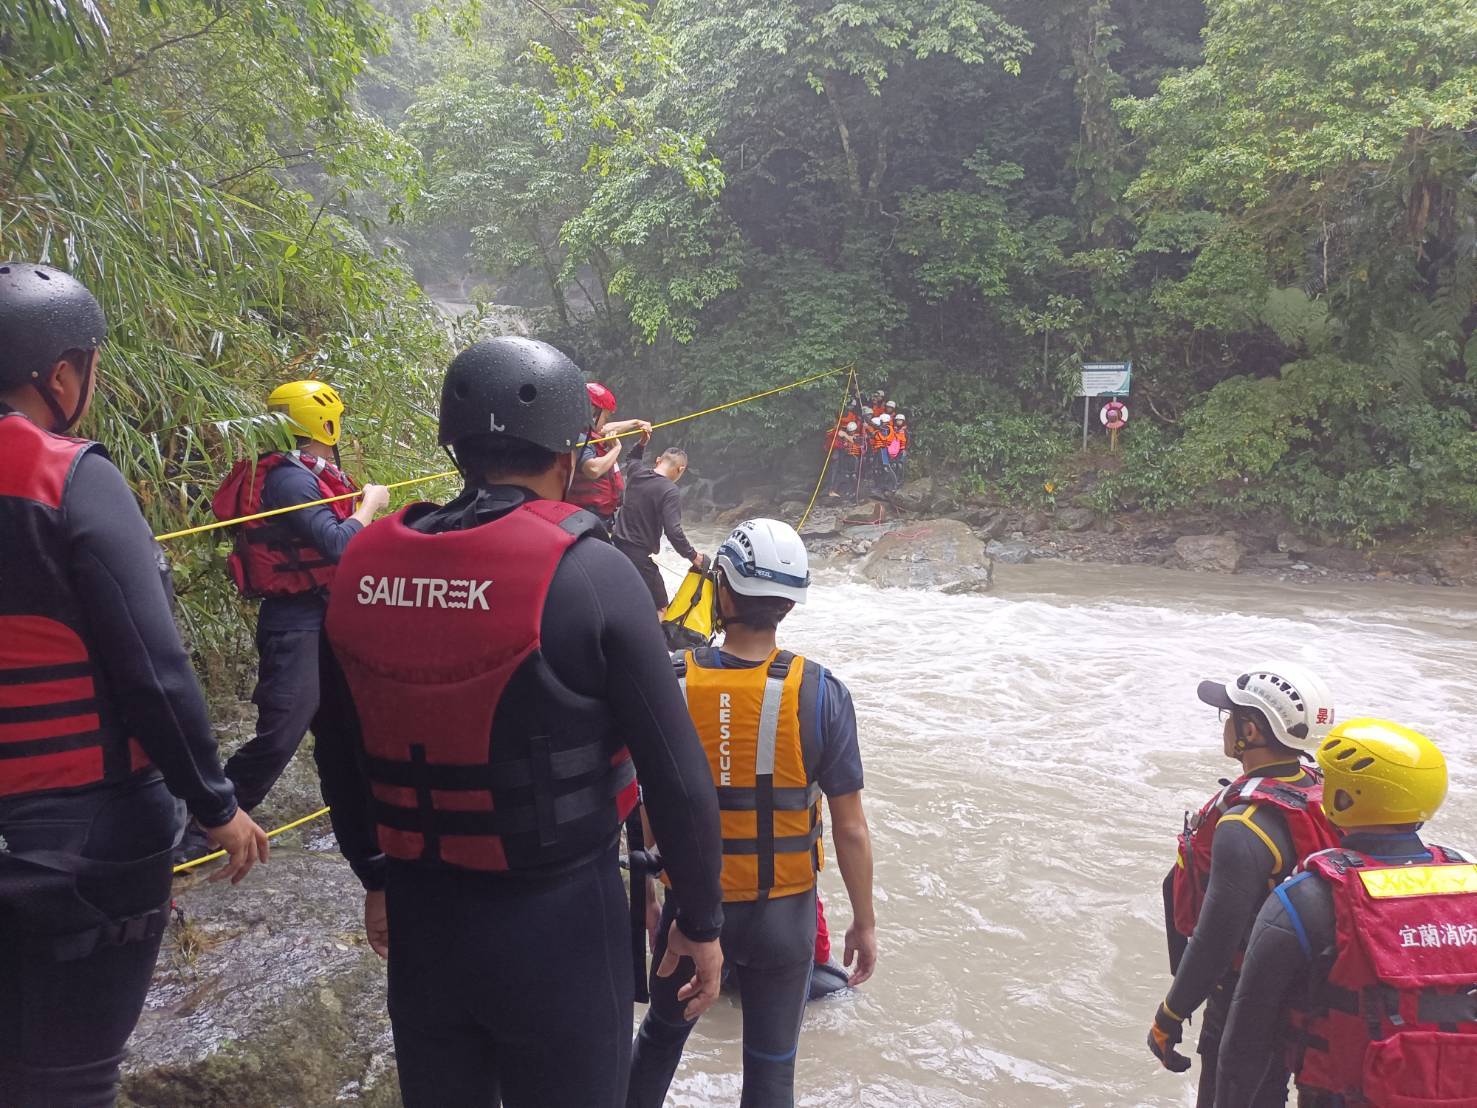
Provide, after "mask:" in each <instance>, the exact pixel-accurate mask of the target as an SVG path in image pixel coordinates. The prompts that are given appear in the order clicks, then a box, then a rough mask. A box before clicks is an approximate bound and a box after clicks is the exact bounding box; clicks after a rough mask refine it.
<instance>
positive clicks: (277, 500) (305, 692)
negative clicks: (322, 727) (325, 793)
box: [176, 381, 390, 863]
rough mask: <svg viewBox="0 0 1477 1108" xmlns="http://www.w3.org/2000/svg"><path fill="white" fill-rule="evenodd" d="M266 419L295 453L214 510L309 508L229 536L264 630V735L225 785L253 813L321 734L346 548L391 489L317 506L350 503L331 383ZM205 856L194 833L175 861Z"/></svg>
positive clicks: (234, 486)
mask: <svg viewBox="0 0 1477 1108" xmlns="http://www.w3.org/2000/svg"><path fill="white" fill-rule="evenodd" d="M267 410H268V411H269V412H272V413H275V414H278V415H280V416H281V417H282V418H283V419H284V420H286V422H287V424H288V426H289V427H291V428H292V430H293V431H294V432H295V433H296V438H297V443H296V445H295V446H294V448H293V449H292V450H286V451H284V450H274V451H271V452H269V453H267V454H264V455H262V456H261V457H260V458H250V459H243V460H242V461H239V462H237V463H236V465H235V466H234V467H233V468H232V470H231V472H230V474H229V475H228V476H227V477H226V480H225V482H224V483H223V484H222V485H221V487H220V490H219V491H218V492H217V493H216V494H215V497H214V499H213V500H212V501H211V507H212V508H213V510H214V511H215V514H216V516H217V517H218V518H220V519H239V518H241V517H242V516H250V515H255V514H256V513H258V512H261V511H272V510H274V509H279V508H291V507H296V506H297V505H306V506H305V507H302V508H300V509H299V510H298V511H294V512H287V513H284V514H283V515H278V516H272V517H270V518H268V519H257V520H251V521H249V522H247V523H244V524H241V525H239V526H237V527H234V528H232V530H234V531H235V541H236V547H235V550H234V551H233V552H232V554H231V556H230V558H229V559H228V562H227V565H228V567H229V569H230V572H231V578H232V580H233V581H234V583H235V585H236V588H237V589H238V590H239V591H240V593H241V595H242V596H244V597H246V598H247V599H251V600H260V601H261V608H260V610H259V611H258V612H257V620H256V650H257V658H258V662H257V682H256V689H255V690H254V691H253V692H252V694H251V702H252V703H253V704H255V705H256V732H255V734H254V735H253V736H252V737H251V738H250V739H248V740H247V741H246V742H245V743H243V744H242V745H241V747H240V748H239V749H237V750H236V752H235V753H234V754H232V755H231V758H230V761H228V762H227V763H226V776H227V777H229V778H230V779H231V783H232V784H233V785H235V787H236V800H237V803H239V804H240V805H241V807H243V808H245V809H246V810H247V811H248V812H250V811H252V810H254V809H255V808H256V807H257V805H259V804H260V803H261V802H262V801H263V800H265V799H266V797H267V793H269V792H270V791H271V789H272V786H273V785H275V784H276V783H277V779H278V778H279V777H281V776H282V771H283V770H285V769H286V768H287V763H288V762H290V761H292V756H293V755H294V754H296V753H297V748H298V747H299V746H301V745H302V741H303V737H304V736H305V735H306V734H307V733H308V730H309V728H310V727H312V726H313V723H314V717H315V716H316V715H317V712H318V654H319V640H320V638H321V637H322V633H323V617H324V615H325V613H326V612H327V611H328V590H329V587H330V586H331V585H332V583H333V576H334V571H335V569H336V568H337V565H338V561H339V559H340V558H341V557H343V553H344V548H345V547H347V546H348V545H349V540H350V539H352V538H353V537H354V536H355V535H357V534H358V533H359V532H360V531H361V530H363V529H364V527H365V525H367V524H368V523H369V522H370V521H372V520H373V519H374V517H375V516H377V515H379V514H380V512H382V511H384V510H385V508H387V507H388V506H389V504H390V493H389V490H388V489H386V488H385V486H383V485H366V486H365V488H364V495H363V497H362V498H361V499H360V501H359V503H358V505H357V507H356V506H355V504H354V501H352V500H338V501H336V502H334V503H332V504H317V503H316V502H317V501H319V500H322V499H325V498H329V497H336V496H341V495H342V494H344V493H349V492H354V491H355V485H354V482H353V481H352V480H350V478H349V477H348V475H346V474H345V473H344V472H343V470H342V469H340V468H339V453H338V443H339V438H340V437H341V435H342V434H343V416H344V403H343V401H342V400H341V399H340V398H339V395H338V392H337V391H336V390H335V389H334V388H333V387H332V386H331V385H328V384H326V383H325V382H323V381H291V382H288V383H287V384H285V385H281V386H279V387H278V388H276V389H274V390H273V392H272V394H271V395H270V396H269V397H267ZM208 849H209V847H208V844H207V843H206V840H205V835H204V833H203V832H201V831H200V829H199V828H198V827H195V826H193V825H192V826H191V827H190V829H189V830H188V831H187V832H186V833H185V838H184V841H183V842H182V843H181V844H180V849H179V850H178V851H177V852H176V860H177V861H179V862H182V863H183V862H187V861H190V860H192V859H194V858H197V857H199V856H200V855H202V854H204V853H205V852H206V851H207V850H208Z"/></svg>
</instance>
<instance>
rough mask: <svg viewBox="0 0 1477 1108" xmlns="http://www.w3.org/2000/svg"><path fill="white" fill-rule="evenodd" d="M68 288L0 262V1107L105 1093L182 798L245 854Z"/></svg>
mask: <svg viewBox="0 0 1477 1108" xmlns="http://www.w3.org/2000/svg"><path fill="white" fill-rule="evenodd" d="M105 331H106V323H105V321H104V319H103V312H102V309H101V308H100V307H99V306H98V303H97V301H96V300H94V299H93V297H92V294H91V293H89V292H88V291H87V289H86V288H84V287H83V286H82V284H81V283H80V282H78V281H77V280H75V279H74V278H72V277H71V276H69V275H68V274H66V273H63V272H61V271H60V270H56V269H52V268H51V267H49V266H43V265H34V264H29V263H21V262H5V263H3V264H0V1106H3V1108H36V1106H38V1105H39V1106H47V1108H50V1106H64V1108H107V1106H109V1105H112V1104H113V1103H114V1100H115V1098H116V1096H117V1082H118V1065H119V1062H120V1061H121V1060H122V1057H123V1048H124V1044H125V1043H126V1042H127V1040H128V1036H129V1035H130V1034H131V1033H132V1031H133V1027H134V1024H135V1023H137V1022H138V1016H139V1013H140V1011H142V1009H143V1004H144V996H145V994H146V993H147V991H148V987H149V979H150V977H151V976H152V975H153V970H154V962H155V959H156V958H157V956H158V953H159V943H160V939H161V938H162V936H163V933H164V925H165V923H166V922H167V913H168V908H169V894H170V853H171V850H172V848H173V846H174V841H175V838H176V836H177V834H178V831H179V815H178V805H177V803H176V801H175V799H174V798H175V797H179V798H180V799H182V800H183V801H184V802H185V803H186V804H187V805H188V807H189V810H190V811H191V812H192V813H193V814H194V816H195V818H196V819H198V820H199V821H200V822H201V824H203V825H204V826H205V827H207V828H209V835H210V839H211V841H212V842H213V843H214V844H215V845H216V846H218V847H220V848H222V849H224V850H226V851H227V852H228V853H229V854H230V862H229V864H228V865H226V866H225V867H224V868H223V869H222V870H221V872H220V873H219V874H217V875H216V876H217V877H229V878H230V879H231V880H232V881H233V882H234V881H239V880H240V879H241V878H242V877H244V876H245V875H246V873H247V871H249V870H250V869H251V867H252V866H253V865H254V864H255V863H256V862H258V861H265V860H266V858H267V839H266V836H265V835H263V834H262V832H261V829H260V828H258V827H257V826H256V824H255V823H253V822H252V820H251V818H250V817H249V816H248V815H247V814H246V813H245V812H244V811H241V810H240V809H239V808H238V807H237V805H236V801H235V797H234V796H233V794H232V790H231V785H230V782H228V781H227V780H226V779H225V777H224V776H223V775H222V773H221V768H220V763H219V762H218V761H217V760H216V748H215V739H214V737H213V736H212V734H211V730H210V721H209V719H208V717H207V714H206V707H205V699H204V697H203V696H202V695H201V692H200V688H199V686H198V685H197V684H196V682H195V675H194V673H193V672H191V670H190V662H189V656H188V655H187V654H186V653H185V650H184V647H183V645H182V644H181V643H180V639H179V635H178V633H177V632H176V630H175V626H174V622H173V618H172V613H171V595H170V590H169V585H168V581H167V579H166V577H165V576H164V574H163V572H162V565H163V559H162V555H161V553H160V551H159V548H158V546H157V545H156V544H155V542H154V540H153V537H152V536H151V535H150V533H149V528H148V525H147V524H146V523H145V522H144V518H143V515H142V514H141V513H140V512H139V509H138V504H137V503H136V502H135V501H134V499H133V494H132V492H131V491H130V490H129V488H128V486H127V485H126V484H125V483H124V481H123V476H122V475H121V474H120V473H119V472H118V470H117V469H116V468H115V467H114V466H113V464H112V462H110V461H109V460H108V456H107V454H106V453H105V452H104V450H103V449H102V447H100V446H98V445H97V444H96V443H90V442H86V441H84V440H81V439H74V438H66V437H63V436H64V435H65V434H66V433H67V432H69V431H70V430H71V429H72V428H73V427H75V426H76V424H77V422H78V421H79V420H80V419H81V418H82V416H83V415H84V414H85V413H86V411H87V408H88V405H89V403H90V402H91V399H92V394H93V388H94V385H95V384H96V380H97V364H98V348H99V347H100V346H101V344H102V341H103V338H104V334H105Z"/></svg>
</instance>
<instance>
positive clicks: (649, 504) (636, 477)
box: [612, 462, 697, 608]
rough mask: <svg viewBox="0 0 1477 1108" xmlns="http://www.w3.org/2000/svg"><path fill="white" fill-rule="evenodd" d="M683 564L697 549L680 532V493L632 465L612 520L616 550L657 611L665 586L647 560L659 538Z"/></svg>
mask: <svg viewBox="0 0 1477 1108" xmlns="http://www.w3.org/2000/svg"><path fill="white" fill-rule="evenodd" d="M663 534H665V535H666V536H667V541H668V542H670V543H671V544H672V549H673V550H675V551H677V553H678V554H679V555H680V556H681V557H682V560H683V561H685V562H690V561H692V559H693V558H695V557H696V556H697V549H696V547H694V546H693V545H692V543H691V542H689V541H688V539H687V534H686V532H684V531H683V530H682V494H681V493H679V492H678V491H677V486H676V484H675V483H674V482H673V481H672V480H671V479H670V478H668V477H663V476H662V475H661V474H660V473H658V472H657V471H656V470H654V469H653V468H652V467H651V466H648V465H645V464H642V463H639V462H637V463H635V464H633V465H632V466H631V467H630V469H629V470H628V471H627V473H626V499H625V502H624V503H623V504H622V505H621V514H620V515H619V516H618V517H616V521H615V531H614V533H613V536H612V537H613V538H614V539H615V546H616V549H617V550H619V551H620V552H621V553H622V554H624V555H625V556H626V557H627V558H630V559H631V564H632V565H634V566H635V567H636V571H637V572H638V573H640V574H641V580H643V581H644V582H646V587H647V589H648V590H649V591H650V592H651V599H652V600H653V601H654V602H655V603H656V606H657V607H658V608H665V607H666V606H667V585H666V582H665V581H663V580H662V571H661V570H660V569H658V568H657V566H656V563H654V562H653V561H652V560H651V555H653V554H655V553H656V552H657V551H658V550H660V549H661V545H662V535H663Z"/></svg>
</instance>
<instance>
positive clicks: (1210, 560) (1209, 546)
mask: <svg viewBox="0 0 1477 1108" xmlns="http://www.w3.org/2000/svg"><path fill="white" fill-rule="evenodd" d="M1174 552H1175V554H1176V555H1177V556H1178V557H1179V560H1180V562H1181V563H1182V564H1183V565H1184V566H1185V567H1186V568H1187V569H1209V570H1215V571H1216V572H1218V573H1235V572H1236V571H1237V570H1238V569H1240V568H1241V559H1242V557H1243V556H1244V555H1245V553H1246V551H1245V550H1244V549H1243V548H1242V546H1241V544H1240V543H1239V542H1237V541H1236V536H1235V535H1229V534H1222V535H1184V536H1181V537H1180V538H1178V539H1176V540H1175V543H1174Z"/></svg>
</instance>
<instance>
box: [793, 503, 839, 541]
mask: <svg viewBox="0 0 1477 1108" xmlns="http://www.w3.org/2000/svg"><path fill="white" fill-rule="evenodd" d="M845 514H846V510H845V509H844V508H815V509H814V510H812V511H811V513H810V515H809V516H807V517H806V519H805V526H804V527H802V528H800V537H801V538H802V539H829V538H834V537H835V536H837V535H839V534H841V517H842V516H844V515H845Z"/></svg>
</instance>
